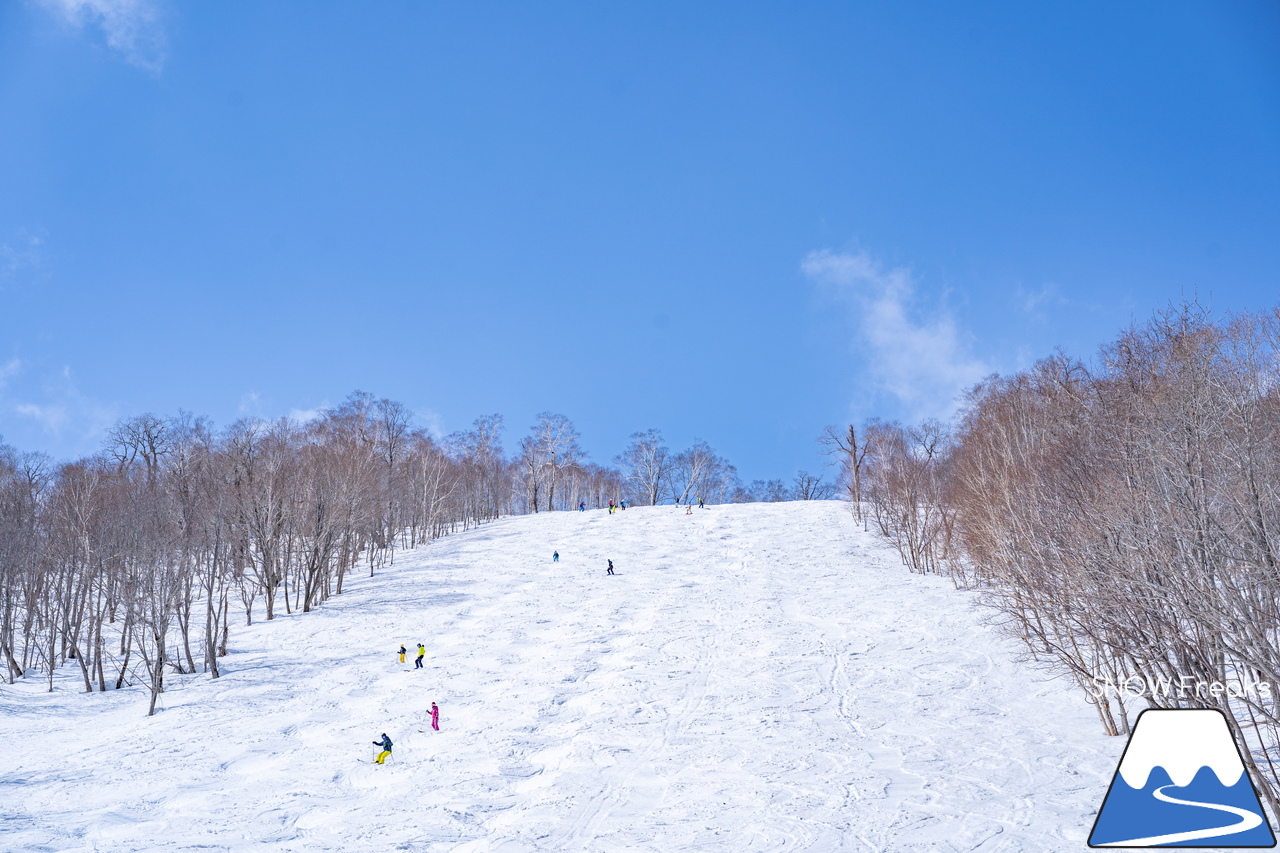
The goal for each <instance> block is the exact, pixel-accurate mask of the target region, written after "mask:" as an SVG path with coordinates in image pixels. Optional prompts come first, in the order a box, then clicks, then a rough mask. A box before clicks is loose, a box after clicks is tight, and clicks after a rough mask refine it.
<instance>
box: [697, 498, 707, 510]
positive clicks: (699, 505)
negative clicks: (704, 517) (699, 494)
mask: <svg viewBox="0 0 1280 853" xmlns="http://www.w3.org/2000/svg"><path fill="white" fill-rule="evenodd" d="M706 508H707V505H706V504H704V503H703V502H702V498H698V509H706Z"/></svg>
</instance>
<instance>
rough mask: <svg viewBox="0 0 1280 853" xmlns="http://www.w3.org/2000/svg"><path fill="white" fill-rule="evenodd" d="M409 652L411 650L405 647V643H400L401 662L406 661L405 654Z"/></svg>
mask: <svg viewBox="0 0 1280 853" xmlns="http://www.w3.org/2000/svg"><path fill="white" fill-rule="evenodd" d="M408 653H409V650H408V649H406V648H405V647H404V643H401V644H400V663H404V656H405V655H407V654H408Z"/></svg>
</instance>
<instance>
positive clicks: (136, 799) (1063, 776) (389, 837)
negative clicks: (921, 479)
mask: <svg viewBox="0 0 1280 853" xmlns="http://www.w3.org/2000/svg"><path fill="white" fill-rule="evenodd" d="M553 550H559V552H560V555H561V561H560V562H559V563H553V562H551V553H552V551H553ZM607 559H612V560H613V562H614V564H615V566H616V567H617V575H616V576H614V577H608V576H606V574H605V561H606V560H607ZM348 589H349V591H348V593H347V594H345V595H344V596H342V597H341V599H335V600H333V601H331V602H329V603H327V604H326V605H325V606H324V607H323V608H321V609H320V610H318V611H317V612H315V613H311V614H307V615H295V616H286V617H281V618H278V619H277V620H276V621H274V622H272V623H260V624H255V625H254V626H253V627H252V628H249V629H245V628H239V629H237V630H236V631H235V633H234V634H233V642H232V654H231V655H230V656H228V657H227V658H225V659H224V667H225V669H224V673H225V674H224V676H223V677H222V678H221V679H219V680H218V681H210V680H209V679H208V678H207V677H206V676H194V677H185V678H181V679H174V680H173V681H172V682H171V690H170V691H169V692H168V693H166V694H165V696H164V706H163V710H162V711H161V712H159V713H157V715H156V716H155V717H153V718H150V719H148V718H146V717H145V716H144V714H145V710H146V701H145V696H144V695H143V693H142V692H141V691H140V690H125V691H120V692H117V693H107V694H94V695H92V696H87V695H84V694H81V693H78V692H76V689H77V684H78V682H79V676H78V672H77V671H76V670H75V668H74V664H73V665H72V666H71V667H68V668H67V669H66V670H65V678H64V679H62V680H60V681H59V686H58V689H57V690H56V691H55V692H54V693H52V694H48V693H43V692H41V691H42V687H43V685H41V684H40V683H35V684H23V685H17V686H15V687H8V686H0V739H2V740H3V743H4V748H3V752H4V759H3V761H2V762H0V849H4V850H6V851H36V850H40V851H71V850H84V851H90V850H93V851H141V850H148V851H178V850H184V851H185V850H196V849H204V850H232V851H326V850H332V851H339V850H341V851H387V850H408V851H437V850H439V851H445V850H448V851H504V853H508V852H510V853H514V851H622V850H651V851H664V853H666V852H667V851H684V850H698V851H725V853H730V851H732V853H742V851H762V850H811V851H837V850H943V851H946V850H966V851H967V850H983V851H992V850H1002V851H1020V850H1026V851H1048V850H1080V849H1083V848H1084V844H1085V839H1086V837H1087V835H1088V832H1089V829H1090V826H1091V824H1092V820H1093V813H1094V812H1095V810H1096V809H1097V807H1098V805H1099V804H1100V803H1101V801H1102V798H1103V796H1104V794H1105V792H1106V789H1107V784H1108V782H1109V781H1110V779H1111V775H1112V773H1113V771H1114V770H1115V768H1116V761H1117V760H1118V759H1119V756H1120V753H1121V751H1122V750H1123V747H1124V743H1123V740H1122V739H1118V738H1117V739H1108V738H1106V737H1104V736H1103V735H1102V733H1101V728H1100V726H1099V724H1098V722H1097V718H1096V715H1095V714H1094V712H1093V710H1092V709H1091V708H1090V707H1089V706H1088V705H1086V704H1085V703H1084V701H1083V700H1082V698H1081V697H1080V696H1079V695H1078V693H1076V692H1075V691H1074V690H1073V689H1072V688H1071V687H1069V686H1068V685H1067V684H1065V683H1063V682H1056V681H1045V680H1043V678H1042V677H1041V676H1039V675H1038V674H1037V673H1035V672H1033V671H1031V670H1028V669H1026V668H1024V667H1021V666H1019V665H1017V664H1015V663H1014V662H1013V661H1014V658H1015V656H1016V654H1017V648H1016V646H1014V645H1013V644H1012V643H1010V642H1009V641H1006V640H1001V639H999V638H997V637H996V636H995V635H994V634H993V632H992V631H991V630H990V629H988V628H986V627H984V625H983V624H982V614H981V613H980V612H978V611H976V610H974V609H973V608H972V607H971V602H972V598H971V596H970V595H969V594H967V593H963V592H957V591H955V590H954V589H953V588H952V587H951V584H950V583H949V582H947V581H945V580H942V579H938V578H926V577H920V576H916V575H912V574H910V573H909V572H907V570H906V569H904V568H903V567H902V566H901V564H900V563H899V562H898V560H897V558H896V557H895V556H894V555H893V554H892V552H891V551H889V550H888V549H887V548H886V547H885V546H884V545H883V544H881V543H880V542H878V541H877V540H876V539H875V537H874V536H871V535H868V534H864V533H863V532H862V531H861V530H860V529H859V528H858V527H857V526H856V525H855V524H854V523H853V521H852V519H851V518H850V516H849V512H848V507H847V505H844V504H840V503H836V502H806V503H786V504H754V505H745V506H725V507H714V508H710V509H707V510H701V511H699V510H695V511H694V514H693V515H686V514H685V512H684V510H683V509H675V508H672V507H657V508H636V509H631V510H628V511H626V512H620V513H616V514H614V515H608V514H606V513H605V512H602V511H597V512H588V513H577V512H562V513H543V514H540V515H537V516H531V517H523V518H512V519H506V520H503V521H499V522H497V523H494V524H491V525H487V526H485V527H483V528H481V529H479V530H476V531H472V532H469V533H467V534H462V535H457V536H452V537H449V538H446V539H444V540H441V541H440V542H437V543H435V544H433V545H430V546H428V547H424V548H419V549H418V550H416V551H414V552H407V553H402V554H400V555H399V556H398V558H397V561H396V565H395V566H394V567H393V568H391V569H389V570H388V571H386V572H385V573H384V574H382V575H380V576H379V577H377V578H374V579H372V580H370V579H368V578H359V577H357V578H354V579H352V580H351V581H349V584H348ZM419 641H422V642H424V643H425V644H426V645H427V647H428V653H427V658H426V667H425V668H424V669H423V670H420V671H415V670H413V663H412V655H410V657H409V663H408V664H400V663H399V661H398V660H397V658H396V655H395V650H396V649H397V648H398V647H399V645H400V644H401V643H404V644H405V645H407V646H409V647H410V649H411V650H412V649H413V648H414V646H415V644H416V643H417V642H419ZM432 701H436V702H438V703H439V705H440V708H441V731H439V732H434V731H432V730H431V727H430V725H429V723H428V718H427V716H426V712H427V709H428V708H429V707H430V704H431V702H432ZM382 732H386V733H388V734H389V735H390V736H391V737H392V739H393V740H394V741H395V753H394V759H393V762H394V763H392V764H388V765H387V766H385V767H379V766H376V765H374V764H372V763H370V759H371V757H372V754H373V753H374V751H375V749H374V747H373V745H372V743H371V741H372V740H374V739H376V738H377V737H378V736H379V735H380V734H381V733H382Z"/></svg>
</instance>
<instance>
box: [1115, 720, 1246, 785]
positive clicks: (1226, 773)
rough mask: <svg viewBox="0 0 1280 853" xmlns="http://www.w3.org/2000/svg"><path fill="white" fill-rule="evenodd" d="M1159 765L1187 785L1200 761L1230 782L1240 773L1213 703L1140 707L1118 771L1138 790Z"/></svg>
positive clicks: (1239, 763)
mask: <svg viewBox="0 0 1280 853" xmlns="http://www.w3.org/2000/svg"><path fill="white" fill-rule="evenodd" d="M1157 766H1159V767H1163V768H1164V769H1165V772H1166V773H1168V774H1169V778H1170V780H1171V781H1172V782H1173V784H1174V785H1176V786H1177V787H1179V788H1185V787H1186V786H1188V785H1190V784H1191V781H1192V780H1193V779H1195V777H1196V773H1198V772H1199V770H1200V768H1201V767H1208V768H1209V769H1211V770H1212V771H1213V772H1214V773H1215V774H1216V775H1217V777H1218V781H1219V782H1221V783H1222V784H1223V785H1225V786H1226V787H1228V788H1230V787H1231V786H1233V785H1235V783H1237V782H1239V781H1240V777H1241V776H1243V775H1244V762H1243V761H1241V760H1240V753H1239V752H1237V751H1236V742H1235V741H1234V740H1232V738H1231V730H1230V729H1229V728H1227V719H1226V717H1224V716H1222V714H1221V713H1220V712H1218V711H1214V710H1212V709H1207V710H1180V711H1162V710H1149V711H1143V712H1142V716H1140V717H1139V718H1138V722H1137V724H1136V725H1135V726H1134V727H1133V737H1132V738H1130V739H1129V747H1128V749H1126V750H1125V753H1124V760H1123V761H1121V762H1120V775H1121V776H1123V777H1124V781H1125V784H1127V785H1128V786H1129V787H1130V788H1135V789H1138V790H1141V789H1143V788H1145V787H1146V786H1147V778H1148V777H1149V776H1150V775H1151V771H1152V770H1154V769H1155V768H1156V767H1157Z"/></svg>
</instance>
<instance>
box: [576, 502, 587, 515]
mask: <svg viewBox="0 0 1280 853" xmlns="http://www.w3.org/2000/svg"><path fill="white" fill-rule="evenodd" d="M586 511H587V502H586V501H578V512H586Z"/></svg>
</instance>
